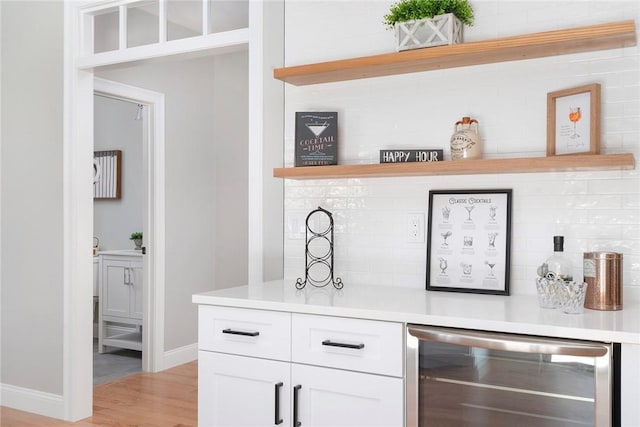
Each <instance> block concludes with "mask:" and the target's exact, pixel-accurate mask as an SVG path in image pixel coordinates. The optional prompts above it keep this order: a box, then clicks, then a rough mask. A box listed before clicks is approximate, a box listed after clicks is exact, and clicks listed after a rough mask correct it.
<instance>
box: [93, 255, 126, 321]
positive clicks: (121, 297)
mask: <svg viewBox="0 0 640 427" xmlns="http://www.w3.org/2000/svg"><path fill="white" fill-rule="evenodd" d="M128 270H129V261H118V260H103V262H102V294H101V295H100V304H102V314H103V315H104V316H115V317H129V288H130V286H129V285H128V273H129V271H128Z"/></svg>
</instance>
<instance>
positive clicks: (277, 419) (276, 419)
mask: <svg viewBox="0 0 640 427" xmlns="http://www.w3.org/2000/svg"><path fill="white" fill-rule="evenodd" d="M283 385H284V384H282V382H279V383H277V384H276V386H275V401H276V402H275V406H276V412H275V417H274V419H273V423H274V424H275V425H279V424H282V421H283V420H282V418H280V388H282V386H283Z"/></svg>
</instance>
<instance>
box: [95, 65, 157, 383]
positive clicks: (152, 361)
mask: <svg viewBox="0 0 640 427" xmlns="http://www.w3.org/2000/svg"><path fill="white" fill-rule="evenodd" d="M93 82H94V85H93V92H94V95H100V96H106V97H109V98H114V99H119V100H121V101H126V102H132V103H135V104H140V105H143V106H144V108H145V111H144V114H143V131H142V135H143V136H142V139H143V148H142V161H143V163H144V181H145V182H144V187H145V191H144V194H145V200H144V204H143V211H144V219H143V233H144V236H145V247H146V248H147V254H146V256H143V257H142V259H143V266H144V267H143V276H144V280H143V288H142V295H143V317H142V324H143V325H144V327H143V328H142V370H143V371H145V372H158V371H160V370H161V369H162V368H163V365H164V363H163V355H164V299H165V298H164V295H165V274H164V265H165V213H164V212H165V209H164V205H165V192H164V189H165V185H164V181H165V162H164V156H165V135H164V129H165V126H164V123H165V117H164V112H165V104H164V94H162V93H159V92H154V91H150V90H147V89H142V88H139V87H135V86H131V85H126V84H123V83H120V82H116V81H112V80H106V79H102V78H98V77H94V79H93Z"/></svg>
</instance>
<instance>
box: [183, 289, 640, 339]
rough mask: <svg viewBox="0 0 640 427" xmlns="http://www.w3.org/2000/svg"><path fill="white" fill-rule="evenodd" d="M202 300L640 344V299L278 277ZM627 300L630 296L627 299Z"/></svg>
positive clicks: (206, 295) (197, 297)
mask: <svg viewBox="0 0 640 427" xmlns="http://www.w3.org/2000/svg"><path fill="white" fill-rule="evenodd" d="M192 300H193V302H194V303H196V304H207V305H221V306H228V307H240V308H253V309H263V310H274V311H287V312H294V313H307V314H321V315H322V314H323V315H331V316H342V317H355V318H361V319H371V320H386V321H396V322H405V323H417V324H422V325H431V326H445V327H454V328H465V329H477V330H486V331H498V332H509V333H518V334H527V335H539V336H548V337H559V338H571V339H584V340H594V341H608V342H619V343H630V344H640V304H637V303H636V304H628V305H626V304H625V305H624V306H623V309H622V310H620V311H599V310H589V309H585V310H584V314H564V313H562V311H560V310H558V309H555V310H550V309H543V308H540V307H539V306H538V299H537V297H536V296H535V295H533V296H528V295H520V296H518V295H516V296H499V295H479V294H463V293H452V292H433V291H430V292H427V291H426V290H422V289H410V288H402V287H390V286H353V285H352V286H349V285H348V284H345V286H344V289H342V290H336V289H334V288H333V287H332V286H327V287H325V288H314V287H312V286H307V287H306V288H305V289H303V290H297V289H296V288H295V281H293V280H291V281H282V280H276V281H273V282H266V283H261V284H256V285H251V286H241V287H236V288H228V289H222V290H218V291H211V292H204V293H201V294H196V295H193V299H192ZM623 304H624V301H623Z"/></svg>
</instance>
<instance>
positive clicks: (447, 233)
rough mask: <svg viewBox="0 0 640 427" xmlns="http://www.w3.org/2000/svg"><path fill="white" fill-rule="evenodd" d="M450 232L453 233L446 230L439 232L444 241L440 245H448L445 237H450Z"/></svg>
mask: <svg viewBox="0 0 640 427" xmlns="http://www.w3.org/2000/svg"><path fill="white" fill-rule="evenodd" d="M452 234H453V233H452V232H451V231H446V232H444V233H440V235H441V236H442V238H443V239H444V242H443V243H442V246H449V244H448V243H447V238H448V237H450V236H451V235H452Z"/></svg>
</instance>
